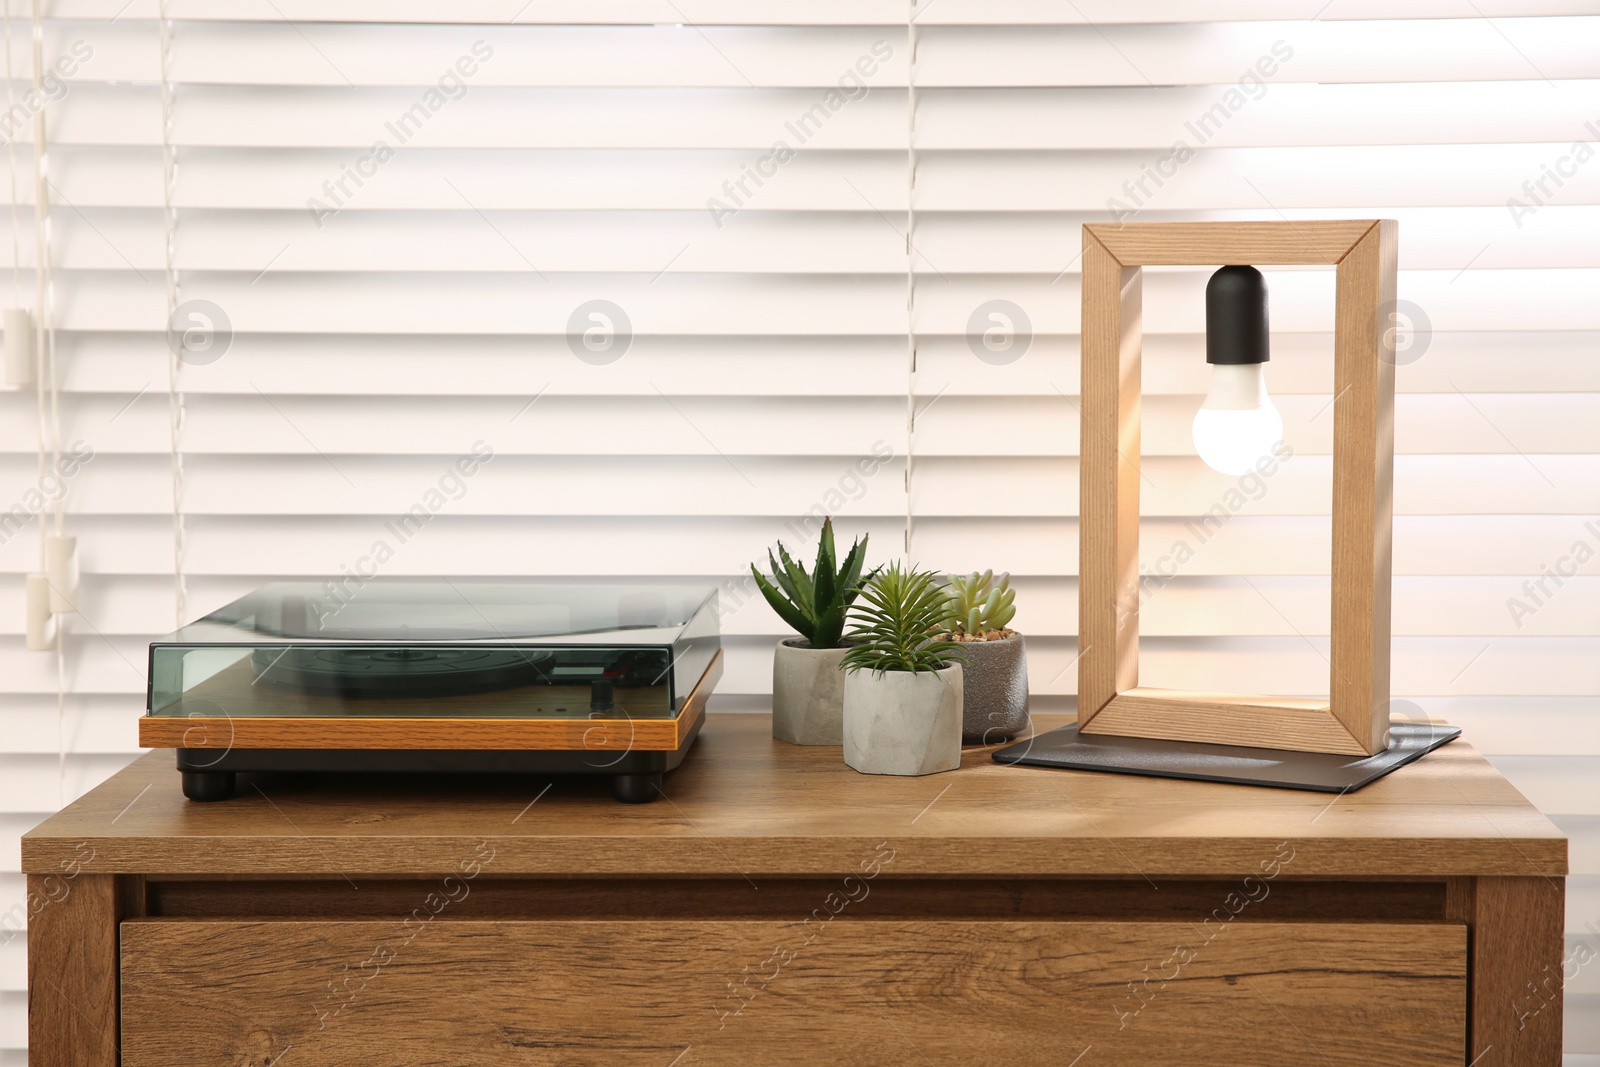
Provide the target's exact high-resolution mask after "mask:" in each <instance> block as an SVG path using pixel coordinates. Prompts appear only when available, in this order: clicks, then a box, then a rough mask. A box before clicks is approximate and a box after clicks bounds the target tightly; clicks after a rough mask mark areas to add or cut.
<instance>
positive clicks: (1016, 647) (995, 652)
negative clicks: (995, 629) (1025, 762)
mask: <svg viewBox="0 0 1600 1067" xmlns="http://www.w3.org/2000/svg"><path fill="white" fill-rule="evenodd" d="M961 651H962V652H964V653H966V656H967V662H966V666H965V667H964V668H963V676H964V679H965V681H964V683H963V693H962V709H963V710H962V713H961V740H962V741H964V742H965V743H967V744H969V745H992V744H996V743H998V742H1000V741H1009V740H1011V739H1012V738H1013V737H1016V736H1017V735H1018V734H1020V733H1021V732H1022V731H1024V730H1026V729H1027V728H1028V654H1027V651H1026V650H1025V647H1024V645H1023V642H1022V635H1021V634H1012V635H1011V636H1010V637H1004V638H1001V639H1000V640H998V641H963V642H961Z"/></svg>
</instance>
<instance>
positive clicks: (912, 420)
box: [905, 0, 917, 564]
mask: <svg viewBox="0 0 1600 1067" xmlns="http://www.w3.org/2000/svg"><path fill="white" fill-rule="evenodd" d="M916 194H917V0H909V2H908V4H907V7H906V485H905V489H906V539H905V540H906V543H905V554H906V562H907V564H910V562H911V534H912V530H913V526H912V502H911V467H912V461H913V456H914V455H915V449H916V435H917V326H916V314H917V274H916V245H915V243H914V240H913V234H914V232H915V230H916V224H917V210H916Z"/></svg>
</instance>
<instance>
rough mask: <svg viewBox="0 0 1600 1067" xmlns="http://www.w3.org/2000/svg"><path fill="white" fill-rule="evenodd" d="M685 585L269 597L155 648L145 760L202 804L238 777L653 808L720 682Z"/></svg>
mask: <svg viewBox="0 0 1600 1067" xmlns="http://www.w3.org/2000/svg"><path fill="white" fill-rule="evenodd" d="M716 607H717V594H716V590H715V589H714V588H711V587H709V586H693V585H684V584H678V583H657V584H634V585H597V584H593V583H580V582H570V583H562V582H559V581H532V580H505V581H464V580H450V579H417V580H411V579H406V580H401V579H368V580H365V581H362V580H360V579H355V578H348V577H347V578H345V579H340V580H334V581H329V582H324V583H320V584H319V583H313V582H277V583H273V584H271V585H267V586H265V587H263V588H261V589H259V590H257V591H256V592H254V593H251V594H250V595H249V596H246V597H243V598H241V599H239V600H237V601H235V602H234V603H232V604H229V605H228V606H227V607H224V608H222V609H220V610H218V611H214V612H212V613H211V614H210V615H207V616H205V617H204V618H201V619H199V620H197V621H195V622H194V623H191V624H190V625H188V626H185V627H183V628H182V629H180V630H179V631H177V632H176V633H174V634H172V635H170V636H168V637H165V638H163V639H161V640H160V641H156V642H154V643H152V644H151V646H150V686H149V700H148V704H147V709H148V710H147V713H146V715H145V716H144V718H143V719H141V720H140V723H139V743H140V744H141V745H143V746H144V747H146V748H174V749H177V764H178V770H179V771H181V772H182V774H183V792H184V795H185V796H187V797H188V798H189V799H190V800H226V799H227V798H228V797H230V796H232V795H233V791H234V788H235V783H236V776H237V774H238V773H239V772H240V771H247V772H281V771H329V772H351V771H387V772H412V771H435V772H468V773H477V772H503V773H514V774H541V775H544V774H602V775H608V776H609V777H610V779H611V788H612V793H613V795H614V796H615V797H616V798H617V799H618V800H621V801H626V802H630V803H640V802H644V801H648V800H653V799H654V798H655V797H656V795H657V794H658V793H659V791H660V787H661V783H662V776H663V774H664V773H665V772H667V771H670V770H672V769H674V768H675V767H677V766H678V764H679V763H681V762H682V761H683V757H684V754H685V753H686V752H688V750H689V746H690V745H692V744H693V743H694V739H695V737H696V736H697V735H698V733H699V731H700V726H701V723H702V722H703V720H704V718H705V705H706V700H707V698H708V697H709V696H710V695H711V690H712V689H713V687H715V685H716V683H717V680H718V678H720V677H721V675H722V649H721V639H720V637H719V636H718V628H717V610H716Z"/></svg>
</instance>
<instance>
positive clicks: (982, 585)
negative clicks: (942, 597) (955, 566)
mask: <svg viewBox="0 0 1600 1067" xmlns="http://www.w3.org/2000/svg"><path fill="white" fill-rule="evenodd" d="M948 595H949V597H950V607H951V609H952V610H953V611H954V614H955V619H954V621H953V622H951V624H950V626H949V629H950V630H951V631H952V632H954V633H958V634H965V635H968V636H971V635H974V634H982V633H988V632H989V631H991V630H1004V629H1005V628H1006V623H1008V622H1010V621H1011V619H1012V616H1014V615H1016V613H1017V609H1016V606H1015V604H1014V603H1013V602H1014V601H1015V600H1016V598H1017V595H1016V594H1015V593H1013V592H1012V591H1011V575H1009V574H1002V575H1000V577H999V578H998V579H996V578H995V576H994V571H984V572H983V573H982V574H979V573H978V572H977V571H973V572H972V573H971V574H969V575H967V576H966V577H965V578H962V577H958V576H956V575H954V574H952V575H951V576H950V584H949V587H948Z"/></svg>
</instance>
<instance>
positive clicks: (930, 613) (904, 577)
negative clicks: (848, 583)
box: [844, 563, 966, 673]
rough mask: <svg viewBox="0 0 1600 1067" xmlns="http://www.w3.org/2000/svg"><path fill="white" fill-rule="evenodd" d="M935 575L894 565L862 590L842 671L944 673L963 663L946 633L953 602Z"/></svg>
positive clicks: (930, 572) (960, 654)
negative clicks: (853, 644)
mask: <svg viewBox="0 0 1600 1067" xmlns="http://www.w3.org/2000/svg"><path fill="white" fill-rule="evenodd" d="M934 577H935V576H934V573H933V572H932V571H919V570H917V569H916V568H915V567H911V568H905V567H902V566H900V564H898V563H891V564H890V565H889V566H888V567H886V568H885V569H884V570H882V571H880V572H879V573H878V574H876V575H874V576H873V577H872V578H871V580H869V581H867V582H865V583H864V584H863V585H862V587H861V602H860V603H858V604H857V605H856V606H855V610H854V612H853V613H852V614H851V621H852V622H853V623H854V624H855V625H854V627H853V628H852V629H851V631H850V639H851V640H852V641H855V642H857V643H856V645H855V646H854V647H852V648H851V649H850V651H849V652H846V653H845V654H844V669H845V670H847V671H858V670H861V669H862V668H863V667H865V668H867V669H868V670H872V671H878V672H882V671H911V672H913V673H920V672H922V671H937V670H943V669H944V668H945V667H947V666H949V665H950V663H951V662H953V661H954V662H965V660H966V656H964V655H963V654H962V653H961V646H960V645H958V644H957V643H956V642H954V641H951V640H950V639H949V638H948V637H946V636H945V634H946V633H947V632H948V631H947V627H948V626H949V624H950V622H951V620H952V618H953V616H954V613H953V609H952V608H951V605H950V597H949V595H948V594H946V593H945V591H944V590H943V589H942V588H940V587H939V586H938V585H937V584H936V583H935V581H934Z"/></svg>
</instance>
